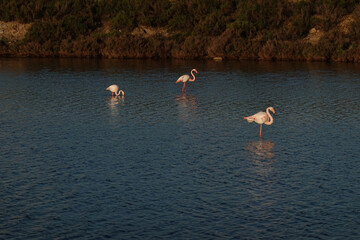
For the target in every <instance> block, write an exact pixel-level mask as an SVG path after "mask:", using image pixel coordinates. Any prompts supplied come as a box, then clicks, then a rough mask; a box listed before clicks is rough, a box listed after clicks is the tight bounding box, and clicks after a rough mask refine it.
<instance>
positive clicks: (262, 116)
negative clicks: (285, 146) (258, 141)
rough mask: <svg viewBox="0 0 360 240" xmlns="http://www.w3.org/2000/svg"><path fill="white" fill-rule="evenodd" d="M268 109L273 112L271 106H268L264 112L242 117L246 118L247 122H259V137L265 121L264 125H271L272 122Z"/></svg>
mask: <svg viewBox="0 0 360 240" xmlns="http://www.w3.org/2000/svg"><path fill="white" fill-rule="evenodd" d="M269 110H270V111H272V112H273V113H274V114H275V110H274V108H273V107H268V108H267V109H266V113H265V112H258V113H256V114H254V115H251V116H249V117H244V119H245V120H247V121H248V122H249V123H251V122H254V121H255V122H256V123H257V124H260V137H261V128H262V125H263V124H264V123H265V124H266V125H271V124H273V122H274V119H273V117H272V116H271V115H270V113H269Z"/></svg>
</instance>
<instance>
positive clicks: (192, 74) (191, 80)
mask: <svg viewBox="0 0 360 240" xmlns="http://www.w3.org/2000/svg"><path fill="white" fill-rule="evenodd" d="M193 71H194V69H193V70H191V72H190V73H191V76H192V77H193V79H189V81H190V82H193V81H195V75H194V73H193ZM194 72H195V71H194Z"/></svg>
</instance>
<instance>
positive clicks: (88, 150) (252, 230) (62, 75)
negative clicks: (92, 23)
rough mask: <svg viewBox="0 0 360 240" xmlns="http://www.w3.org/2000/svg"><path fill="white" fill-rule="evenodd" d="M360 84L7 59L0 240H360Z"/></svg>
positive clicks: (346, 68)
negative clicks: (258, 119)
mask: <svg viewBox="0 0 360 240" xmlns="http://www.w3.org/2000/svg"><path fill="white" fill-rule="evenodd" d="M192 68H196V69H197V70H198V71H199V74H197V78H196V81H195V82H191V83H189V84H188V85H187V92H186V94H182V93H181V87H182V85H181V84H175V81H176V80H177V78H178V77H179V76H180V75H182V74H189V71H190V70H191V69H192ZM359 69H360V68H359V65H353V64H326V63H271V62H265V63H258V62H212V61H209V62H206V61H205V62H204V61H166V62H163V61H145V60H141V61H135V60H128V61H119V60H78V59H60V60H58V59H0V183H1V184H0V194H1V198H0V199H1V202H0V239H109V238H110V239H360V218H359V217H360V127H359V121H360V105H359V103H360V70H359ZM111 84H118V85H119V86H120V88H121V89H123V90H124V91H125V97H124V98H112V97H111V94H110V92H108V91H105V88H106V87H107V86H109V85H111ZM268 106H273V107H274V108H275V111H276V114H275V115H274V124H273V125H271V126H266V125H264V126H263V137H262V138H259V125H257V124H256V123H252V124H249V123H247V122H246V121H245V120H244V119H243V118H244V117H245V116H249V115H252V114H254V113H256V112H258V111H265V109H266V108H267V107H268Z"/></svg>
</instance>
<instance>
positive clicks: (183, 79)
mask: <svg viewBox="0 0 360 240" xmlns="http://www.w3.org/2000/svg"><path fill="white" fill-rule="evenodd" d="M193 72H196V73H198V71H197V70H196V69H192V70H191V71H190V73H191V75H192V77H193V79H190V76H189V75H187V74H186V75H182V76H181V77H179V79H178V80H177V81H176V83H178V82H183V83H184V85H183V87H182V92H183V93H185V92H186V88H185V83H186V82H187V81H190V82H193V81H195V75H194V73H193Z"/></svg>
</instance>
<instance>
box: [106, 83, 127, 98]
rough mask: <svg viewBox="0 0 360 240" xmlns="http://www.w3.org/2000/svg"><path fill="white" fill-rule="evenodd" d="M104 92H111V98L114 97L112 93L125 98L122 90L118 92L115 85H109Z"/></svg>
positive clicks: (117, 87)
mask: <svg viewBox="0 0 360 240" xmlns="http://www.w3.org/2000/svg"><path fill="white" fill-rule="evenodd" d="M106 90H109V91H110V92H111V96H114V93H115V95H116V96H121V94H122V96H125V92H124V91H123V90H119V86H118V85H116V84H113V85H110V86H109V87H108V88H106Z"/></svg>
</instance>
